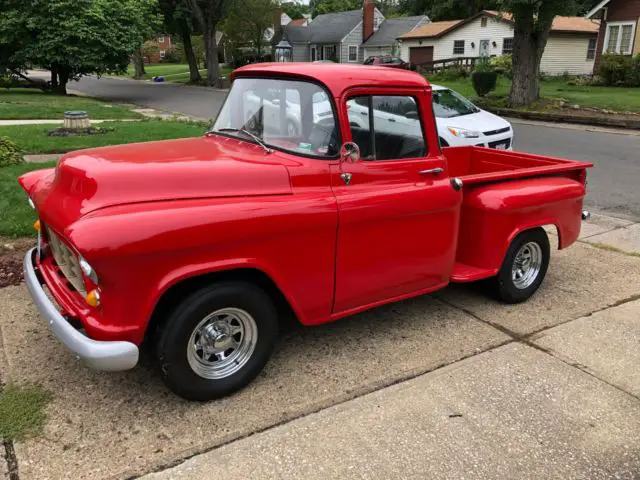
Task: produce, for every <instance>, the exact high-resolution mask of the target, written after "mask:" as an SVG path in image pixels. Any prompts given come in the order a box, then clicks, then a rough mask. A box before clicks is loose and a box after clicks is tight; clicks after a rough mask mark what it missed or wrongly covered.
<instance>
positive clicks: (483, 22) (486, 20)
mask: <svg viewBox="0 0 640 480" xmlns="http://www.w3.org/2000/svg"><path fill="white" fill-rule="evenodd" d="M488 20H489V19H488V18H487V17H482V18H481V19H480V26H481V27H482V28H487V22H488Z"/></svg>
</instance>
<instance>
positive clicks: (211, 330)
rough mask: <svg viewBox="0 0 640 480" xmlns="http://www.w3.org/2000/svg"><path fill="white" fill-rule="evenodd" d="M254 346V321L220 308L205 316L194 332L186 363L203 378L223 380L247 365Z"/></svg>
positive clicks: (256, 332)
mask: <svg viewBox="0 0 640 480" xmlns="http://www.w3.org/2000/svg"><path fill="white" fill-rule="evenodd" d="M257 342H258V326H257V325H256V322H255V320H254V319H253V317H252V316H251V315H250V314H249V313H248V312H246V311H245V310H242V309H239V308H223V309H220V310H216V311H215V312H213V313H212V314H210V315H208V316H206V317H205V318H204V319H203V320H202V321H201V322H200V323H198V325H197V326H196V328H195V329H194V330H193V333H192V334H191V337H190V338H189V343H188V344H187V360H188V361H189V366H190V367H191V369H192V370H193V371H194V372H195V373H196V374H197V375H199V376H200V377H202V378H206V379H209V380H217V379H221V378H226V377H229V376H231V375H233V374H234V373H236V372H237V371H238V370H240V369H241V368H242V367H244V366H245V365H246V363H247V362H248V361H249V359H250V358H251V355H252V354H253V351H254V350H255V348H256V344H257Z"/></svg>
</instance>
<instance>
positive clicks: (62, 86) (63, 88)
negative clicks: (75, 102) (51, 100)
mask: <svg viewBox="0 0 640 480" xmlns="http://www.w3.org/2000/svg"><path fill="white" fill-rule="evenodd" d="M70 76H71V69H70V68H69V67H60V68H59V69H58V80H59V81H58V87H57V88H56V92H58V93H59V94H60V95H66V94H67V83H69V77H70Z"/></svg>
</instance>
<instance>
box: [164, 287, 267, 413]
mask: <svg viewBox="0 0 640 480" xmlns="http://www.w3.org/2000/svg"><path fill="white" fill-rule="evenodd" d="M277 332H278V317H277V314H276V309H275V307H274V305H273V302H271V300H270V299H269V297H268V296H267V294H266V293H265V292H263V291H262V290H260V289H259V288H257V287H256V286H254V285H251V284H248V283H240V282H228V283H220V284H216V285H212V286H209V287H205V288H203V289H201V290H198V291H196V292H194V293H193V294H191V295H190V296H189V297H187V298H186V299H184V300H183V301H182V302H181V303H180V304H179V305H178V306H177V307H176V308H175V310H174V311H173V313H172V314H171V315H169V317H168V318H167V319H166V322H165V323H164V325H163V327H161V331H160V332H159V335H158V340H157V343H156V357H157V362H158V366H159V367H160V372H161V375H162V378H163V380H164V382H165V384H166V385H167V386H168V387H169V389H171V391H173V392H174V393H175V394H177V395H179V396H181V397H183V398H185V399H187V400H197V401H206V400H213V399H216V398H220V397H224V396H226V395H229V394H231V393H233V392H236V391H237V390H240V389H241V388H243V387H244V386H246V385H247V384H248V383H249V382H251V381H252V380H253V379H254V378H255V377H256V376H257V375H258V374H259V373H260V372H261V371H262V369H263V368H264V366H265V365H266V363H267V361H268V359H269V356H270V355H271V352H272V350H273V346H274V343H275V339H276V336H277Z"/></svg>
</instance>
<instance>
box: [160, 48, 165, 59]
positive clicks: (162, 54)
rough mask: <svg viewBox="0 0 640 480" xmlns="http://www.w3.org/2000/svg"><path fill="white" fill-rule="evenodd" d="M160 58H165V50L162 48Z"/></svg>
mask: <svg viewBox="0 0 640 480" xmlns="http://www.w3.org/2000/svg"><path fill="white" fill-rule="evenodd" d="M160 58H164V50H160Z"/></svg>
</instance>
